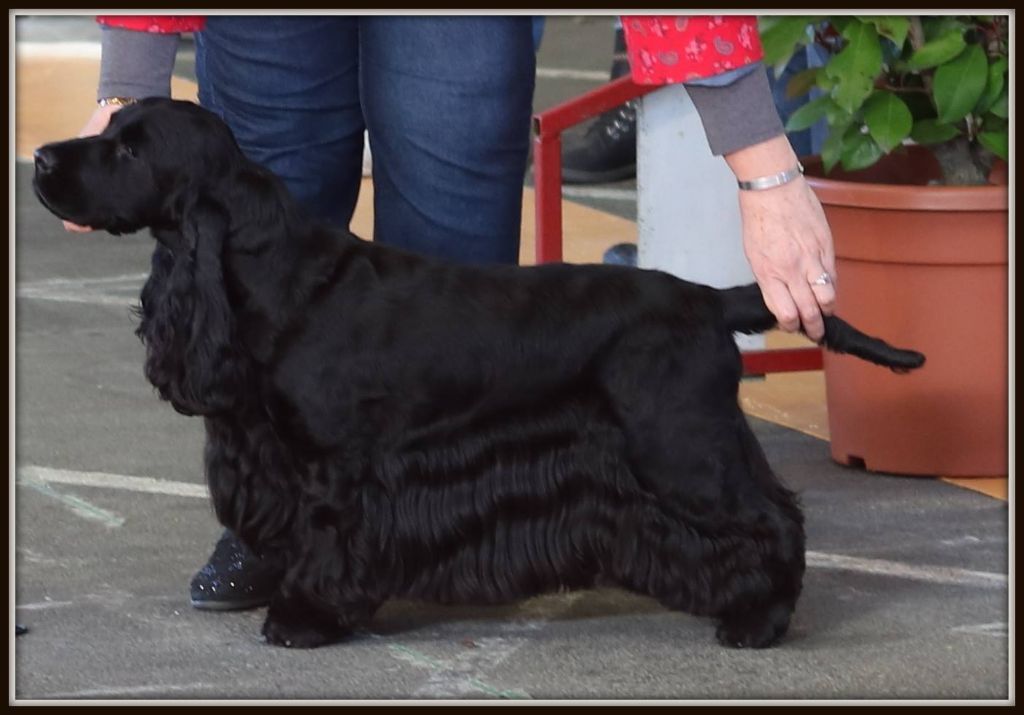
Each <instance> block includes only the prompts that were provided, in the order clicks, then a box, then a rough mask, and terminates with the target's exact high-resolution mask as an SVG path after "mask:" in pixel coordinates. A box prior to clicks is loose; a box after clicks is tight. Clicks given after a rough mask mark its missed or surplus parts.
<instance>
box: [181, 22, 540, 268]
mask: <svg viewBox="0 0 1024 715" xmlns="http://www.w3.org/2000/svg"><path fill="white" fill-rule="evenodd" d="M196 45H197V52H196V75H197V78H198V80H199V100H200V102H201V103H202V104H203V105H204V106H206V107H208V108H210V109H212V110H213V111H215V112H217V113H218V114H219V115H221V117H223V118H224V120H225V121H226V122H227V123H228V125H229V126H230V127H231V129H232V130H233V131H234V133H235V137H236V138H237V139H238V142H239V145H240V146H241V147H242V150H243V151H244V152H245V153H246V154H247V155H248V156H249V158H251V159H252V160H254V161H256V162H258V163H260V164H263V165H264V166H266V167H267V168H269V169H270V170H271V171H273V172H274V173H276V174H277V175H279V176H280V177H281V178H282V179H284V181H285V183H286V184H287V185H288V187H289V189H290V190H291V191H292V193H293V194H294V195H295V196H296V198H298V200H299V201H300V202H301V203H303V204H304V205H305V206H306V207H307V208H308V209H309V210H310V211H312V212H313V213H314V214H315V215H317V216H319V217H321V218H324V219H327V220H329V221H331V222H333V223H335V224H336V225H338V226H342V227H347V226H348V224H349V222H350V221H351V218H352V212H353V210H354V208H355V205H356V199H357V198H358V194H359V186H360V183H361V170H362V153H363V130H364V129H367V130H368V132H369V137H370V144H371V147H372V150H373V183H374V240H375V241H380V242H382V243H386V244H389V245H392V246H397V247H401V248H405V249H408V250H413V251H417V252H419V253H423V254H427V255H432V256H436V257H442V258H447V259H450V260H455V261H460V262H465V263H515V262H516V261H517V260H518V256H519V230H520V221H521V211H522V189H523V178H524V175H525V172H526V162H527V156H528V153H529V144H530V112H531V106H532V100H533V85H534V72H535V59H534V53H533V46H534V45H533V29H532V21H531V18H530V17H528V16H522V17H303V16H291V17H242V16H228V17H225V16H210V17H208V18H207V22H206V27H205V29H204V30H203V31H202V32H201V33H199V34H198V35H197V37H196Z"/></svg>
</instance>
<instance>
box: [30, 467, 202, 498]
mask: <svg viewBox="0 0 1024 715" xmlns="http://www.w3.org/2000/svg"><path fill="white" fill-rule="evenodd" d="M18 476H19V477H22V476H24V477H25V478H26V479H30V480H35V481H37V482H43V483H47V484H49V483H52V484H73V485H76V486H82V487H103V488H107V489H123V490H126V491H132V492H143V493H146V494H167V495H171V496H182V497H197V498H200V499H207V498H209V496H210V493H209V491H207V489H206V485H205V484H191V483H188V482H172V481H168V480H166V479H154V478H153V477H132V476H127V475H124V474H108V473H106V472H78V471H74V470H70V469H52V468H50V467H37V466H34V465H26V466H23V467H18Z"/></svg>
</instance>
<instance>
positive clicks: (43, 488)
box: [18, 478, 124, 529]
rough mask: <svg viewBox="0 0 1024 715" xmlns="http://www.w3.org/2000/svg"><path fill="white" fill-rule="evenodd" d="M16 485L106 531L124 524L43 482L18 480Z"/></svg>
mask: <svg viewBox="0 0 1024 715" xmlns="http://www.w3.org/2000/svg"><path fill="white" fill-rule="evenodd" d="M18 483H19V484H22V485H24V486H26V487H28V488H29V489H32V490H34V491H37V492H39V493H40V494H45V495H46V496H48V497H50V498H51V499H55V500H56V501H59V502H60V503H62V504H63V505H64V506H66V507H68V509H70V510H71V512H72V513H74V514H77V515H78V516H80V517H82V518H83V519H86V520H88V521H95V522H98V523H100V524H102V525H103V526H105V527H107V528H108V529H115V528H117V527H119V526H122V525H123V524H124V517H122V516H119V515H118V514H115V513H114V512H112V511H108V510H106V509H102V508H100V507H98V506H96V505H95V504H90V503H89V502H87V501H86V500H85V499H82V498H81V497H76V496H74V495H73V494H62V493H61V492H59V491H57V490H56V489H54V488H53V487H51V486H50V485H49V484H47V483H45V482H40V481H36V480H34V479H25V478H19V479H18Z"/></svg>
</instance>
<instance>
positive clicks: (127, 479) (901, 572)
mask: <svg viewBox="0 0 1024 715" xmlns="http://www.w3.org/2000/svg"><path fill="white" fill-rule="evenodd" d="M18 477H19V480H21V479H25V480H26V482H27V483H29V484H31V483H36V484H42V485H46V484H70V485H76V486H87V487H100V488H106V489H123V490H126V491H134V492H144V493H148V494H165V495H170V496H184V497H194V498H199V499H206V498H208V497H209V492H208V491H207V489H206V486H205V485H202V484H192V483H187V482H175V481H170V480H166V479H154V478H152V477H135V476H127V475H123V474H108V473H105V472H79V471H75V470H70V469H53V468H50V467H40V466H36V465H24V466H21V467H18ZM807 565H808V566H810V567H811V568H820V569H831V570H839V571H856V572H859V573H868V574H875V575H879V576H892V577H896V578H905V579H911V580H914V581H926V582H929V583H942V584H951V585H960V586H978V587H982V588H1006V587H1007V585H1008V583H1009V579H1008V578H1007V576H1006V574H1001V573H991V572H988V571H972V570H969V569H961V568H953V567H946V566H919V565H915V564H908V563H903V562H901V561H889V560H886V559H871V558H864V557H859V556H846V555H843V554H832V553H825V552H821V551H808V552H807Z"/></svg>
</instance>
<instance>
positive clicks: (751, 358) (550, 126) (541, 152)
mask: <svg viewBox="0 0 1024 715" xmlns="http://www.w3.org/2000/svg"><path fill="white" fill-rule="evenodd" d="M656 89H659V86H658V85H638V84H634V83H633V80H632V79H631V78H630V77H629V76H628V75H627V76H625V77H622V78H620V79H617V80H615V81H613V82H609V83H608V84H606V85H604V86H603V87H598V88H597V89H595V90H592V91H590V92H587V93H586V94H583V95H581V96H579V97H577V98H576V99H571V100H569V101H568V102H565V103H563V104H559V105H558V106H556V107H552V108H551V109H549V110H547V111H545V112H540V113H539V114H535V115H534V117H533V183H534V192H535V194H536V204H537V214H536V221H537V224H536V227H537V263H549V262H554V261H561V260H562V132H564V131H565V130H566V129H569V128H570V127H573V126H576V125H577V124H580V123H582V122H585V121H586V120H587V119H590V118H591V117H596V116H597V115H599V114H602V113H603V112H607V111H608V110H609V109H613V108H615V107H617V106H619V105H620V104H622V103H623V102H626V101H628V100H630V99H636V98H638V97H642V96H644V95H645V94H649V93H650V92H653V91H654V90H656ZM821 367H822V357H821V349H820V348H787V349H783V350H751V351H747V352H744V353H743V371H744V373H745V374H747V375H765V374H767V373H771V372H799V371H805V370H820V369H821Z"/></svg>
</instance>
